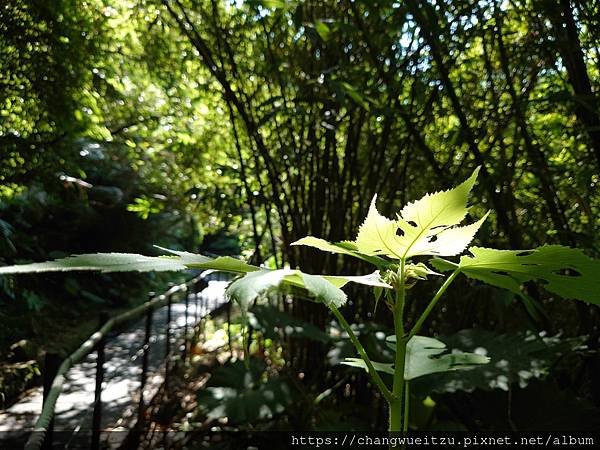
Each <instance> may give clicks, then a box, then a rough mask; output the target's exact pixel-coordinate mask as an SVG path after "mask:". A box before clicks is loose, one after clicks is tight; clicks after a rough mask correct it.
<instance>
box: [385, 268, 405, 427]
mask: <svg viewBox="0 0 600 450" xmlns="http://www.w3.org/2000/svg"><path fill="white" fill-rule="evenodd" d="M405 278H406V276H405V273H404V259H401V260H400V281H399V282H398V283H397V284H396V286H395V288H396V302H395V303H394V309H393V314H394V331H395V334H396V360H395V363H394V385H393V387H392V395H393V401H391V402H389V406H390V428H389V431H390V432H400V431H402V427H403V411H402V403H403V400H404V362H405V359H406V343H407V342H408V340H407V339H405V336H404V301H405V295H406V289H405V286H404V285H405V282H406V279H405Z"/></svg>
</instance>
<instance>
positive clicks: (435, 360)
mask: <svg viewBox="0 0 600 450" xmlns="http://www.w3.org/2000/svg"><path fill="white" fill-rule="evenodd" d="M446 351H447V348H446V344H444V343H443V342H441V341H438V340H437V339H433V338H430V337H426V336H413V337H412V338H411V340H410V341H408V343H407V344H406V359H405V363H404V379H406V380H412V379H415V378H418V377H422V376H424V375H429V374H432V373H437V372H448V371H450V370H458V369H470V368H473V367H474V366H477V365H480V364H487V363H488V362H489V361H490V358H488V357H487V356H483V355H479V354H477V353H463V352H452V353H447V354H444V355H442V353H445V352H446Z"/></svg>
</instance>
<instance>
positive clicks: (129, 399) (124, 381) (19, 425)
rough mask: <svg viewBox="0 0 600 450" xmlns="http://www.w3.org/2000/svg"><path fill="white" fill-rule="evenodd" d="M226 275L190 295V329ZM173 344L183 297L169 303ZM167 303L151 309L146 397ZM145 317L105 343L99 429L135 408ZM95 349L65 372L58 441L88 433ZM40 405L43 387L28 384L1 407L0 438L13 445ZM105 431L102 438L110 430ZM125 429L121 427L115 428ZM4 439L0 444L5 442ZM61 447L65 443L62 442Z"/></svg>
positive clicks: (155, 374)
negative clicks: (22, 392) (16, 398)
mask: <svg viewBox="0 0 600 450" xmlns="http://www.w3.org/2000/svg"><path fill="white" fill-rule="evenodd" d="M226 285H227V281H218V280H213V281H210V282H209V286H208V287H207V288H206V289H204V290H203V291H202V292H201V293H199V294H197V295H196V294H193V293H192V294H190V295H189V309H188V327H189V330H190V331H191V329H192V327H193V325H194V324H195V323H196V321H197V319H198V318H200V317H202V316H204V315H206V314H207V313H208V312H210V311H212V310H214V309H215V308H217V307H218V306H220V305H221V304H223V303H224V301H225V300H224V295H223V291H224V289H225V287H226ZM171 314H172V330H173V331H172V337H171V349H172V350H174V349H175V345H176V344H175V342H176V341H179V342H180V339H179V338H180V337H181V336H182V334H183V331H184V326H185V304H184V302H183V300H182V301H181V302H179V303H175V304H173V305H172V311H171ZM166 325H167V307H166V306H165V307H163V308H161V309H159V310H157V311H155V312H154V315H153V322H152V337H151V341H150V353H149V371H148V381H147V385H146V389H145V390H144V396H145V398H150V397H151V396H152V395H154V393H155V392H156V391H157V389H158V387H159V386H160V385H161V383H162V381H163V379H164V360H165V349H166V340H165V339H166V329H167V326H166ZM144 330H145V319H144V318H143V319H141V320H139V321H138V322H136V323H135V324H133V325H132V326H131V327H129V328H128V329H127V330H125V331H124V332H122V333H121V334H119V335H118V336H115V337H112V338H109V339H108V341H107V344H106V349H105V358H106V362H105V365H104V367H105V376H104V383H103V391H102V402H103V410H102V429H103V430H115V429H119V428H120V427H123V426H124V425H127V422H128V418H130V417H131V416H132V415H134V414H135V413H136V407H137V402H138V399H139V388H140V377H141V372H142V369H141V364H142V358H141V356H142V345H143V341H144ZM95 376H96V353H92V354H90V355H88V356H87V357H86V359H85V360H84V361H82V362H81V363H79V364H77V365H75V366H74V367H73V368H72V369H71V370H70V371H69V373H68V375H67V383H66V384H65V386H64V390H63V393H62V394H61V395H60V397H59V399H58V401H57V404H56V416H55V425H54V429H55V430H56V432H57V433H59V435H60V440H61V441H62V442H68V441H69V440H70V439H75V438H77V436H78V435H89V433H90V430H91V421H92V410H93V402H94V388H95ZM41 409H42V389H41V387H40V388H35V389H32V390H30V391H29V392H28V393H27V394H26V395H25V396H24V397H23V398H22V399H21V400H20V401H19V402H17V403H15V404H14V405H12V406H11V407H10V408H8V409H6V410H4V411H2V412H0V444H2V441H3V440H4V439H8V438H10V441H11V445H14V443H15V442H17V441H21V440H24V439H26V436H27V434H28V433H29V432H30V431H31V430H32V428H33V425H34V423H35V420H36V419H37V416H38V415H39V413H40V411H41ZM109 434H110V433H107V434H106V436H104V437H105V438H107V437H108V436H109ZM118 434H123V435H124V433H118ZM6 442H8V441H5V442H4V444H3V445H0V448H6V447H5V445H6ZM61 448H64V447H63V446H61Z"/></svg>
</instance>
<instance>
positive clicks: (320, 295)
mask: <svg viewBox="0 0 600 450" xmlns="http://www.w3.org/2000/svg"><path fill="white" fill-rule="evenodd" d="M301 276H302V280H303V281H304V286H305V287H306V289H307V290H308V292H309V293H310V294H311V295H313V296H314V297H315V300H316V301H318V302H322V303H323V304H325V305H327V306H331V305H333V306H335V307H337V308H339V307H340V306H343V305H344V303H346V299H347V297H346V294H344V292H343V291H342V290H341V289H339V288H336V287H335V286H334V285H333V284H332V283H331V282H329V281H327V280H326V279H325V278H323V277H320V276H319V275H309V274H307V273H302V274H301Z"/></svg>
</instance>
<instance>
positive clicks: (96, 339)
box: [25, 275, 209, 450]
mask: <svg viewBox="0 0 600 450" xmlns="http://www.w3.org/2000/svg"><path fill="white" fill-rule="evenodd" d="M207 286H208V282H207V280H206V278H205V277H204V276H203V275H200V276H197V277H195V278H193V279H192V280H190V281H188V282H186V283H183V284H180V285H174V286H171V287H170V288H169V289H168V290H167V291H166V292H165V293H163V294H161V295H158V296H154V294H153V293H151V294H150V297H151V300H149V301H148V302H146V303H144V304H142V305H140V306H137V307H135V308H133V309H131V310H129V311H127V312H125V313H122V314H120V315H118V316H116V317H113V318H111V319H108V320H107V318H106V317H102V318H101V322H102V323H104V324H103V325H102V326H101V327H100V329H98V330H97V331H96V332H95V333H93V334H92V335H91V336H90V337H89V338H88V339H87V340H86V341H85V342H84V343H83V344H81V346H80V347H79V348H78V349H77V350H75V351H74V352H73V353H71V354H70V355H69V356H68V357H67V358H66V359H64V360H63V361H62V362H61V363H60V364H59V361H60V359H59V357H58V356H57V355H53V354H47V355H46V361H45V365H44V372H43V374H42V375H43V379H44V400H43V406H42V411H41V414H40V415H39V417H38V419H37V421H36V423H35V425H34V428H33V431H32V433H31V434H30V436H29V438H28V440H27V443H26V444H25V449H26V450H39V449H41V448H42V447H43V448H52V441H53V428H54V427H53V422H54V415H55V408H56V403H57V400H58V398H59V396H60V395H61V393H62V392H63V387H64V384H65V381H66V375H67V373H68V372H69V370H70V369H71V368H72V367H73V366H74V365H75V364H77V363H79V362H80V361H82V359H83V358H85V357H86V356H87V355H88V354H90V353H92V352H93V351H96V352H97V358H96V383H95V391H94V410H93V416H92V430H91V431H92V434H91V442H90V448H91V449H92V450H96V449H99V448H100V435H101V419H102V401H101V394H102V383H103V380H104V362H105V345H106V341H107V337H108V336H109V333H110V332H111V331H114V330H115V329H117V328H118V327H119V326H120V325H123V324H125V323H128V322H131V321H133V320H136V319H141V318H142V316H143V315H144V314H145V315H146V320H145V327H144V341H143V345H142V346H141V348H140V350H141V351H142V371H141V376H140V391H139V401H138V405H137V409H138V410H137V423H136V426H135V428H136V430H137V431H138V433H140V432H141V428H142V426H143V423H144V418H145V410H146V407H147V403H146V401H145V399H144V388H145V387H146V383H147V376H148V365H149V364H148V354H149V349H150V340H151V336H152V321H153V318H152V317H153V313H154V311H155V310H157V309H158V308H161V307H164V306H167V307H168V309H167V321H166V332H165V333H166V339H165V341H166V344H165V346H166V348H165V359H166V362H165V373H164V385H165V387H166V386H167V385H168V382H169V372H170V370H171V364H170V354H171V340H172V330H173V328H172V320H171V306H172V304H173V300H174V296H175V294H177V293H180V292H183V293H184V294H185V295H184V301H185V324H184V331H183V338H184V342H183V352H182V358H183V359H184V360H185V359H186V358H187V356H188V355H189V353H190V352H189V349H188V337H189V333H188V320H189V295H188V294H187V292H188V290H189V289H190V287H192V288H193V291H194V292H195V293H199V292H201V291H202V290H203V289H204V288H206V287H207ZM206 309H207V308H206ZM208 312H209V311H207V310H205V314H207V313H208ZM201 318H202V316H201V317H200V319H201ZM198 319H199V317H198V307H197V305H196V308H195V311H194V325H196V324H197V322H198ZM120 332H121V331H119V333H120ZM117 334H118V333H117Z"/></svg>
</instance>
